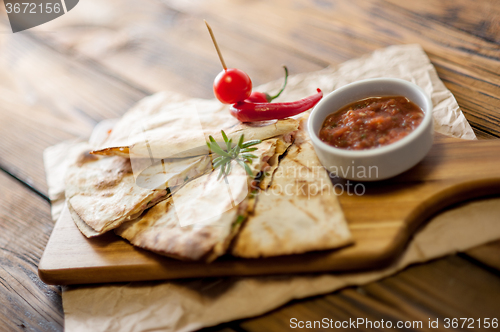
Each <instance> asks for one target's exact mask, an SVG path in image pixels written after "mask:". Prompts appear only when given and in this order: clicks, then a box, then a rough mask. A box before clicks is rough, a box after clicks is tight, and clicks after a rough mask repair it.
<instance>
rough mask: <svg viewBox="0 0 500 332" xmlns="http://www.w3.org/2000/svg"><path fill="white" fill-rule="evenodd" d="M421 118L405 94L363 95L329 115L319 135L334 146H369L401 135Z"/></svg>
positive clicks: (407, 131)
mask: <svg viewBox="0 0 500 332" xmlns="http://www.w3.org/2000/svg"><path fill="white" fill-rule="evenodd" d="M423 118H424V112H423V111H422V110H421V109H420V107H418V106H417V105H416V104H414V103H413V102H411V101H410V100H408V99H407V98H406V97H402V96H391V97H373V98H366V99H363V100H359V101H357V102H355V103H352V104H349V105H347V106H345V107H343V108H341V109H340V110H339V111H338V112H335V113H333V114H330V115H329V116H328V117H327V118H326V119H325V122H323V126H322V127H321V130H320V132H319V138H320V139H321V140H322V141H323V142H325V143H327V144H329V145H331V146H334V147H336V148H342V149H348V150H365V149H372V148H376V147H379V146H384V145H388V144H391V143H394V142H396V141H398V140H400V139H401V138H403V137H405V136H406V135H408V134H409V133H410V132H412V131H413V130H414V129H415V128H417V127H418V125H419V124H420V123H421V122H422V119H423Z"/></svg>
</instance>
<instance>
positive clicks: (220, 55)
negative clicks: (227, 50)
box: [203, 20, 227, 70]
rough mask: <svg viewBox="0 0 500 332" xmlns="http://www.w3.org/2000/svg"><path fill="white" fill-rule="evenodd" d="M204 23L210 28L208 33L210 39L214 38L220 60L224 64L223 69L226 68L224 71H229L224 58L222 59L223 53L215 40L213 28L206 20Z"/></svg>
mask: <svg viewBox="0 0 500 332" xmlns="http://www.w3.org/2000/svg"><path fill="white" fill-rule="evenodd" d="M203 21H205V24H206V25H207V28H208V32H210V37H212V41H213V42H214V46H215V49H216V50H217V54H218V55H219V59H220V63H221V64H222V68H224V70H226V69H227V67H226V63H225V62H224V58H223V57H222V53H221V52H220V49H219V45H217V41H216V40H215V36H214V32H213V31H212V28H211V27H210V25H208V22H207V21H206V20H203Z"/></svg>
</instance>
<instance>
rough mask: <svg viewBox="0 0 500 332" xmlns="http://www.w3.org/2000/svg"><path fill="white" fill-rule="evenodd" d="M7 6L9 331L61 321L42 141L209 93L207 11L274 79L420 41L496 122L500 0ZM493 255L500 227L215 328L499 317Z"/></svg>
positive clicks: (260, 72) (252, 65) (3, 94)
mask: <svg viewBox="0 0 500 332" xmlns="http://www.w3.org/2000/svg"><path fill="white" fill-rule="evenodd" d="M403 3H404V4H403ZM2 7H3V6H2ZM0 17H1V29H2V30H1V32H2V33H1V34H0V138H1V140H0V170H1V171H0V197H1V199H0V248H1V251H0V261H1V264H0V294H1V295H0V330H2V331H4V330H5V331H7V330H13V331H16V330H19V331H21V330H29V331H60V330H62V329H63V325H64V323H63V322H64V315H63V309H62V304H61V289H60V287H55V286H48V285H45V284H44V283H43V282H41V281H40V280H39V279H38V277H37V264H38V262H39V259H40V256H41V254H42V252H43V249H44V246H45V244H46V242H47V240H48V237H49V235H50V232H51V230H52V227H53V222H52V221H51V218H50V208H49V203H48V201H49V200H48V191H47V185H46V180H45V174H44V170H43V163H42V153H43V150H44V148H46V147H48V146H50V145H53V144H55V143H58V142H60V141H63V140H67V139H72V138H77V137H86V136H88V135H89V133H90V132H91V130H92V127H93V126H94V125H95V124H96V123H97V122H98V121H100V120H102V119H105V118H111V117H118V116H120V115H121V114H123V113H124V112H125V111H126V110H127V109H128V107H130V106H131V105H132V104H133V103H135V102H136V101H138V100H139V99H141V98H142V97H144V96H147V95H149V94H151V93H153V92H155V91H159V90H163V89H167V90H173V91H177V92H181V93H184V94H186V95H188V96H193V97H202V98H211V97H212V91H211V86H212V81H213V79H214V77H215V75H216V74H217V73H218V72H219V71H220V64H219V62H218V58H217V56H216V53H215V51H214V48H213V46H212V44H211V40H210V38H209V36H208V33H207V31H206V28H205V26H204V24H203V19H207V20H208V21H209V22H210V23H211V25H212V27H213V29H214V31H215V33H216V36H217V38H218V41H219V44H220V46H221V48H222V51H223V53H224V56H225V60H226V62H227V63H228V64H229V66H230V67H236V68H240V69H243V70H245V71H246V72H247V73H249V75H250V76H251V77H252V79H253V81H254V84H255V85H259V84H261V83H265V82H267V81H270V80H274V79H279V78H280V77H281V76H282V68H281V65H282V64H286V65H287V66H288V68H289V69H290V72H291V73H301V72H309V71H314V70H318V69H321V68H324V67H327V66H329V65H335V64H339V63H341V62H343V61H345V60H348V59H352V58H355V57H358V56H361V55H363V54H366V53H369V52H371V51H373V50H375V49H377V48H381V47H385V46H388V45H391V44H402V43H420V44H421V45H422V46H423V47H424V49H425V51H426V52H427V54H428V55H429V57H430V59H431V61H432V62H433V64H434V65H435V67H436V69H437V71H438V74H439V76H440V78H441V79H442V80H443V82H444V83H445V85H446V86H447V87H448V88H449V89H450V90H451V91H452V92H453V93H454V95H455V96H456V98H457V101H458V103H459V105H460V106H461V108H462V110H463V112H464V113H465V115H466V117H467V119H468V120H469V122H470V123H471V125H472V126H473V128H474V130H475V132H476V134H477V136H478V138H480V139H496V138H497V137H499V136H500V23H499V22H500V3H498V1H497V0H484V1H467V0H442V1H438V0H420V1H411V2H403V1H397V0H346V1H340V0H337V1H326V0H314V1H312V0H310V1H306V0H294V1H287V0H267V1H250V0H246V1H245V0H237V1H229V0H214V1H203V0H191V1H179V0H162V1H157V0H142V1H131V0H107V1H98V0H83V1H80V3H79V4H78V5H77V7H75V9H73V10H72V11H71V12H69V13H68V14H66V15H64V16H62V17H60V18H58V19H56V20H55V21H53V22H49V23H47V24H44V25H42V26H40V27H37V28H34V29H31V30H28V31H26V32H22V33H17V34H12V33H11V32H10V28H9V26H8V23H7V19H6V14H5V12H1V14H0ZM499 270H500V241H499V242H495V243H491V244H488V245H484V246H481V247H478V248H475V249H472V250H470V251H468V252H466V253H463V254H458V255H453V256H449V257H446V258H443V259H439V260H435V261H433V262H429V263H427V264H423V265H419V266H414V267H410V268H408V269H406V270H405V271H403V272H401V273H398V274H397V275H395V276H392V277H389V278H386V279H384V280H381V281H379V282H374V283H371V284H369V285H366V286H363V287H356V288H348V289H344V290H342V291H338V292H335V293H332V294H328V295H325V296H318V297H314V298H311V299H305V300H301V301H294V302H292V303H290V304H288V305H286V306H284V307H282V308H280V309H277V310H275V311H273V312H270V313H268V314H266V315H263V316H261V317H257V318H251V319H245V320H242V321H237V322H232V323H228V324H223V325H221V326H217V327H214V328H211V329H209V330H210V331H226V332H228V331H264V330H267V331H279V330H287V329H289V324H290V323H289V320H290V318H291V317H296V318H297V319H299V320H315V319H322V318H323V317H330V318H332V319H335V320H346V319H347V320H348V319H349V318H353V319H355V318H357V317H363V318H367V319H371V320H380V319H384V320H388V319H390V320H423V321H427V320H428V318H432V319H434V318H441V319H443V318H445V317H450V318H453V317H457V318H461V317H473V318H480V317H499V316H498V315H499V313H500V301H499V299H500V272H499Z"/></svg>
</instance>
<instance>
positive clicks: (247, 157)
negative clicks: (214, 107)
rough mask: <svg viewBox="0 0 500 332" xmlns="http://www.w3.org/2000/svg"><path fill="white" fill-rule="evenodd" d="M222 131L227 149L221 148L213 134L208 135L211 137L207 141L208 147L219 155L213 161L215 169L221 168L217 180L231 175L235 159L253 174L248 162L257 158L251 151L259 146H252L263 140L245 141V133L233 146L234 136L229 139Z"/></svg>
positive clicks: (249, 173)
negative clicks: (232, 163)
mask: <svg viewBox="0 0 500 332" xmlns="http://www.w3.org/2000/svg"><path fill="white" fill-rule="evenodd" d="M221 133H222V138H223V139H224V143H226V146H225V148H226V150H224V149H223V148H221V147H220V146H219V144H218V143H217V142H216V141H215V139H214V138H213V137H212V136H209V137H208V138H209V139H210V142H207V145H208V148H209V149H210V150H211V151H212V152H214V153H216V154H218V155H219V156H218V157H217V158H215V159H214V160H213V161H212V162H213V167H214V169H217V168H220V171H219V176H218V177H217V180H218V179H220V178H221V177H222V176H224V177H226V176H228V175H229V173H231V167H232V166H231V162H232V161H233V160H234V161H236V162H237V163H238V165H240V166H241V167H243V169H244V170H245V171H246V172H247V173H248V175H250V176H253V172H252V170H251V169H250V166H248V164H251V163H252V159H254V158H257V156H256V155H253V154H251V153H250V152H253V151H255V150H257V148H251V146H253V145H256V144H259V143H261V142H262V141H261V140H252V141H247V142H243V139H244V137H243V135H241V136H240V139H239V140H238V144H236V145H235V146H234V147H232V145H233V139H232V138H231V139H228V138H227V135H226V133H225V132H224V130H221Z"/></svg>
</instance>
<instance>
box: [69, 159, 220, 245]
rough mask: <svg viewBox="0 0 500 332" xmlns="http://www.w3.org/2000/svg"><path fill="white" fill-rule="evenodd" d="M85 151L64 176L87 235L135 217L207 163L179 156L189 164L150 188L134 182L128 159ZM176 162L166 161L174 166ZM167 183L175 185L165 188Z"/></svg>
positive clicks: (73, 209)
mask: <svg viewBox="0 0 500 332" xmlns="http://www.w3.org/2000/svg"><path fill="white" fill-rule="evenodd" d="M88 151H89V150H86V151H84V152H81V154H80V157H79V158H76V161H75V162H74V163H73V164H72V165H71V166H70V167H69V168H68V171H67V174H66V180H65V184H66V192H65V196H66V199H67V204H68V207H69V210H70V212H71V215H72V217H73V220H74V221H75V223H76V225H77V226H78V228H79V229H80V231H81V232H82V233H83V234H84V235H85V236H87V237H93V236H97V235H100V234H103V233H105V232H107V231H109V230H111V229H114V228H116V227H118V226H119V225H121V224H122V223H123V222H125V221H127V220H131V219H135V218H137V217H138V216H139V215H140V214H141V213H142V212H143V211H144V210H146V209H148V208H149V207H151V206H153V205H155V204H156V203H158V202H159V201H161V200H164V199H166V198H167V196H168V194H169V193H170V191H173V190H175V188H177V187H179V185H180V184H182V183H184V182H185V181H186V177H189V178H194V177H196V176H199V175H201V174H203V173H204V172H206V171H207V168H209V167H210V166H211V164H210V163H209V157H208V156H204V157H196V158H192V159H194V160H190V161H191V162H185V161H184V160H181V161H180V162H181V163H185V164H187V165H188V166H189V167H184V168H177V169H176V171H177V173H175V172H170V173H169V174H168V175H169V177H168V178H164V181H165V183H164V186H163V187H158V189H151V188H144V187H141V186H139V185H137V184H136V181H135V178H134V173H133V171H132V164H131V160H130V159H127V158H123V157H119V156H112V157H99V156H93V155H90V154H88ZM194 161H196V162H194ZM178 163H179V161H176V162H173V163H169V162H167V163H166V164H167V166H175V165H178ZM167 169H168V167H167ZM158 171H159V172H160V170H158ZM161 171H163V168H162V170H161ZM169 184H176V185H177V187H171V188H169V189H168V190H167V186H169Z"/></svg>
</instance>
